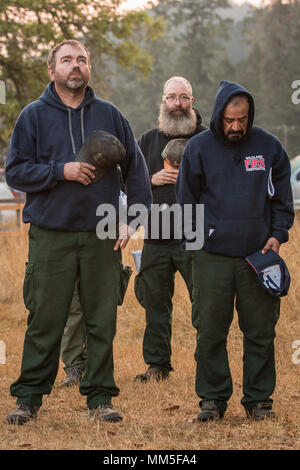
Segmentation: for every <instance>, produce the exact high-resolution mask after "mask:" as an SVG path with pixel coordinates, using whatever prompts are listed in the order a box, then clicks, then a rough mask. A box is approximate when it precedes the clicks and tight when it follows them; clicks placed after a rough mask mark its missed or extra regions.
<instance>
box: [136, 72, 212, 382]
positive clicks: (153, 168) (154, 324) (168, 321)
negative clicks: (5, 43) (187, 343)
mask: <svg viewBox="0 0 300 470" xmlns="http://www.w3.org/2000/svg"><path fill="white" fill-rule="evenodd" d="M193 101H194V98H193V95H192V87H191V84H190V82H188V80H186V79H185V78H183V77H176V76H175V77H171V78H170V79H169V80H168V81H167V82H166V83H165V85H164V89H163V96H162V104H161V105H160V114H159V119H158V121H159V126H158V128H155V129H152V130H150V131H148V132H146V133H145V134H143V135H142V137H141V138H140V140H139V145H140V147H141V150H142V152H143V154H144V156H145V159H146V164H147V166H148V170H149V174H150V180H151V184H152V195H153V203H154V204H157V205H160V207H161V210H163V208H166V207H167V206H168V207H171V206H172V205H173V204H174V203H175V202H176V197H175V183H176V178H177V174H178V169H176V168H167V167H166V164H165V163H164V160H163V158H162V152H163V150H164V148H165V147H166V145H167V144H168V142H170V141H171V140H172V139H174V138H187V139H188V138H190V137H192V136H194V135H196V134H198V133H199V132H202V131H203V130H205V129H206V128H205V127H204V126H202V118H201V116H200V113H199V111H197V110H196V109H194V108H193ZM170 221H171V224H170V225H171V230H170V236H167V238H164V235H163V233H162V228H161V221H159V223H158V225H159V227H157V229H158V236H155V235H154V234H153V232H155V230H153V229H154V227H153V224H152V226H151V215H149V218H148V237H147V238H146V239H145V242H144V248H143V252H142V262H141V269H140V272H139V274H138V276H137V277H136V279H135V291H136V295H137V298H138V299H139V301H140V303H141V304H142V306H143V307H144V308H145V310H146V329H145V334H144V340H143V356H144V360H145V362H146V364H148V365H149V368H148V370H147V371H146V372H145V373H144V374H139V375H137V376H136V378H135V380H137V381H141V382H147V381H148V380H149V379H150V378H154V379H155V380H161V379H165V378H167V377H168V376H169V372H170V371H171V370H173V369H172V365H171V330H172V307H173V305H172V297H173V294H174V277H175V273H176V271H179V272H180V274H181V275H182V277H183V279H184V280H185V283H186V285H187V288H188V291H189V295H190V298H191V296H192V276H191V274H192V265H191V261H192V258H191V253H188V252H185V251H184V250H183V249H182V248H181V246H180V240H179V239H176V236H175V233H174V227H172V225H173V223H174V220H172V218H170Z"/></svg>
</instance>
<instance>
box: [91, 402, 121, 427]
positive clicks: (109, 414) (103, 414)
mask: <svg viewBox="0 0 300 470" xmlns="http://www.w3.org/2000/svg"><path fill="white" fill-rule="evenodd" d="M89 417H90V418H95V419H97V420H99V421H104V422H107V423H118V422H119V421H122V419H123V416H122V415H121V413H119V412H118V411H116V410H115V409H114V407H113V406H112V405H98V406H97V407H96V408H90V409H89Z"/></svg>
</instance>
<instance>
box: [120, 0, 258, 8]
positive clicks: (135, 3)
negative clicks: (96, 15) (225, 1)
mask: <svg viewBox="0 0 300 470" xmlns="http://www.w3.org/2000/svg"><path fill="white" fill-rule="evenodd" d="M233 1H234V3H237V4H238V5H241V4H242V3H251V4H252V5H254V6H259V5H260V4H261V0H233ZM126 3H127V5H128V7H129V8H131V9H135V8H138V7H142V6H143V5H145V4H147V0H127V2H126Z"/></svg>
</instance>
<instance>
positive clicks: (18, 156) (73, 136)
mask: <svg viewBox="0 0 300 470" xmlns="http://www.w3.org/2000/svg"><path fill="white" fill-rule="evenodd" d="M93 130H105V131H107V132H109V133H111V134H113V135H115V136H116V137H118V139H119V140H120V141H121V142H122V143H123V145H124V147H125V150H126V158H125V160H124V162H122V164H121V169H122V174H123V179H124V182H125V184H126V187H127V202H128V206H130V205H132V204H135V203H139V204H144V205H145V206H146V207H147V209H149V208H150V206H151V201H152V196H151V187H150V181H149V174H148V170H147V166H146V164H145V160H144V157H143V155H142V153H141V151H140V149H139V147H138V145H137V143H136V141H135V139H134V136H133V133H132V130H131V128H130V125H129V123H128V121H127V120H126V119H125V117H124V116H123V115H122V114H121V113H120V111H119V110H118V109H117V108H116V107H115V106H113V105H112V104H111V103H109V102H107V101H104V100H102V99H99V98H96V96H95V94H94V92H93V90H92V88H91V87H89V86H88V87H87V88H86V93H85V98H84V100H83V102H82V103H81V104H80V106H78V107H77V108H76V109H73V108H70V107H68V106H66V105H65V104H64V103H63V102H62V101H61V99H60V97H59V96H58V94H57V93H56V91H55V87H54V84H53V83H52V82H51V83H50V84H49V85H48V86H47V88H46V90H45V91H44V93H43V94H42V96H41V97H40V98H39V99H38V100H37V101H35V102H33V103H31V104H30V105H28V106H26V107H25V108H24V109H23V111H22V112H21V114H20V116H19V118H18V120H17V122H16V125H15V127H14V131H13V135H12V138H11V143H10V147H9V152H8V157H7V162H6V172H5V173H6V179H7V183H8V185H9V186H11V187H12V188H15V189H17V190H20V191H24V192H26V193H27V194H26V204H25V207H24V210H23V221H24V222H25V223H26V222H31V223H32V224H34V225H36V226H38V227H41V228H45V229H54V230H63V231H82V232H86V231H94V230H95V228H96V225H97V223H98V222H99V220H100V218H99V217H98V216H96V209H97V207H98V206H99V205H100V204H103V203H106V204H112V205H113V206H114V207H115V208H116V210H117V212H118V206H119V194H120V178H119V175H118V171H117V167H113V168H111V169H110V170H109V171H108V172H107V173H106V174H105V176H104V177H103V178H102V179H101V180H100V181H99V182H97V183H91V184H90V185H88V186H84V185H82V184H81V183H79V182H76V181H67V180H65V179H64V175H63V173H64V164H65V163H67V162H71V161H74V160H75V157H76V154H77V153H78V151H79V150H80V148H81V146H82V144H83V142H84V138H85V137H86V136H87V135H89V134H90V133H91V132H92V131H93Z"/></svg>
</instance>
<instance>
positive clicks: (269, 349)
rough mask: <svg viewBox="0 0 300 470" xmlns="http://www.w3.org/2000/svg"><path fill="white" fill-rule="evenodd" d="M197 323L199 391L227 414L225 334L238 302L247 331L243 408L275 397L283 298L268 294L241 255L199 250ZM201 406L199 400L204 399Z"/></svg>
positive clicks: (229, 383) (240, 319)
mask: <svg viewBox="0 0 300 470" xmlns="http://www.w3.org/2000/svg"><path fill="white" fill-rule="evenodd" d="M193 285H194V290H193V325H194V327H195V328H196V329H197V350H196V353H195V358H196V361H197V368H196V393H197V395H198V396H199V397H200V398H202V400H214V401H215V402H216V404H217V406H218V408H219V409H220V411H222V412H223V413H224V412H225V410H226V408H227V401H228V400H229V398H230V396H231V394H232V391H233V386H232V378H231V372H230V368H229V362H228V354H227V336H228V333H229V328H230V325H231V322H232V319H233V311H234V301H235V305H236V310H237V313H238V322H239V327H240V329H241V331H242V332H243V335H244V336H243V351H244V355H243V397H242V400H241V403H242V405H243V406H244V407H245V408H248V409H250V410H251V409H252V408H253V407H254V406H255V405H256V404H257V403H259V402H262V401H270V402H272V400H271V398H270V396H271V395H272V393H273V391H274V388H275V381H276V374H275V360H274V338H275V325H276V323H277V321H278V318H279V311H280V299H279V298H278V297H275V296H272V295H270V294H268V293H267V292H266V291H265V289H264V288H263V287H262V286H261V284H260V283H259V281H258V277H257V275H256V274H255V272H254V270H253V269H252V268H251V267H250V266H249V264H248V263H247V262H246V261H245V259H244V258H242V257H229V256H223V255H219V254H213V253H208V252H206V251H204V250H200V251H198V252H196V253H195V254H194V261H193ZM200 405H201V402H200Z"/></svg>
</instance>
